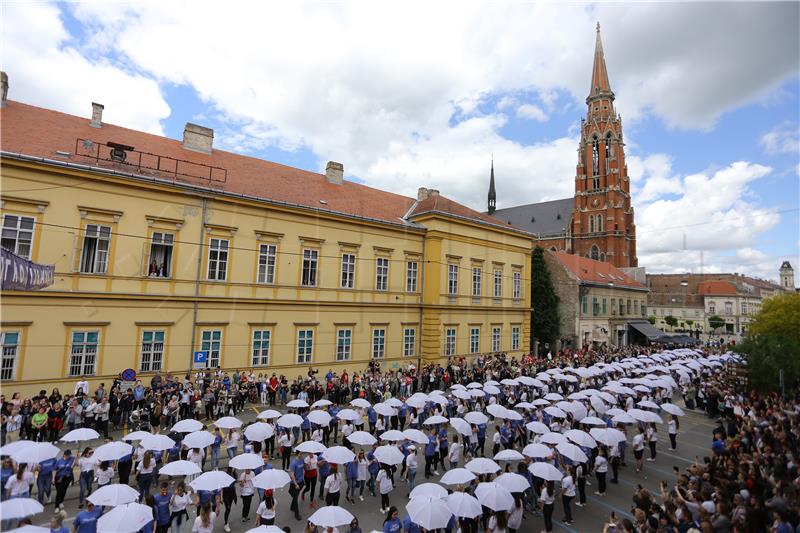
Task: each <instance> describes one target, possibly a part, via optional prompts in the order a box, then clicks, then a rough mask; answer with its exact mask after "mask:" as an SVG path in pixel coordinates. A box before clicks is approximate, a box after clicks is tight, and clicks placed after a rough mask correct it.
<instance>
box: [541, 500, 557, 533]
mask: <svg viewBox="0 0 800 533" xmlns="http://www.w3.org/2000/svg"><path fill="white" fill-rule="evenodd" d="M553 507H555V506H554V505H553V504H552V503H546V504H544V505H543V506H542V511H543V513H544V530H545V531H553Z"/></svg>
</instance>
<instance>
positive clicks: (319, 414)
mask: <svg viewBox="0 0 800 533" xmlns="http://www.w3.org/2000/svg"><path fill="white" fill-rule="evenodd" d="M331 420H333V417H332V416H331V415H329V414H328V413H326V412H325V411H311V412H310V413H308V421H309V422H311V423H312V424H317V425H318V426H327V425H328V424H330V423H331Z"/></svg>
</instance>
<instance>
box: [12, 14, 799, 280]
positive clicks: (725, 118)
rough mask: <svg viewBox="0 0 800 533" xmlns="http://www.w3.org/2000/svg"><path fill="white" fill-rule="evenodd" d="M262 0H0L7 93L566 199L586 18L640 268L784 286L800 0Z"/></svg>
mask: <svg viewBox="0 0 800 533" xmlns="http://www.w3.org/2000/svg"><path fill="white" fill-rule="evenodd" d="M262 4H267V3H266V2H262V3H255V2H252V3H234V2H231V3H226V4H225V7H224V9H221V8H220V4H219V3H208V4H205V3H203V2H198V1H193V2H186V3H182V2H156V1H144V2H136V3H130V4H126V3H121V2H92V3H63V4H48V3H42V2H36V3H3V4H2V5H0V8H1V9H2V39H3V42H2V46H3V52H4V53H3V56H2V68H3V70H5V71H7V72H8V74H9V77H10V83H11V91H10V98H12V99H14V100H19V101H23V102H26V103H30V104H35V105H40V106H44V107H49V108H54V109H58V110H61V111H65V112H68V113H73V114H77V115H85V116H89V114H90V102H92V101H96V102H102V103H103V104H105V113H104V120H105V121H107V122H110V123H115V124H119V125H123V126H127V127H131V128H136V129H142V130H146V131H150V132H154V133H158V134H163V135H167V136H169V137H173V138H180V136H181V132H182V131H183V126H184V124H185V123H186V122H187V121H194V122H199V123H201V124H204V125H208V126H210V127H213V128H214V129H215V145H216V146H217V147H218V148H224V149H229V150H234V151H237V152H241V153H247V154H250V155H255V156H258V157H262V158H266V159H270V160H274V161H278V162H281V163H285V164H289V165H293V166H298V167H301V168H307V169H311V170H321V169H323V168H324V165H325V162H326V161H328V160H331V159H332V160H336V161H342V162H343V163H344V166H345V173H346V175H347V177H348V179H352V180H358V181H362V182H365V183H367V184H369V185H373V186H375V187H379V188H383V189H388V190H392V191H396V192H400V193H403V194H407V195H413V194H415V191H416V189H417V187H419V186H428V187H435V188H438V189H440V190H441V191H442V193H443V194H445V195H447V196H450V197H452V198H454V199H456V200H458V201H461V202H463V203H465V204H467V205H470V206H472V207H474V208H476V209H480V210H484V209H485V204H486V189H487V185H488V174H489V162H490V158H491V157H492V155H493V156H494V161H495V172H496V177H497V188H498V207H508V206H512V205H516V204H519V203H530V202H537V201H543V200H551V199H557V198H564V197H568V196H571V195H572V191H573V183H574V182H573V179H574V173H575V165H576V162H577V152H576V150H577V142H578V137H577V133H576V132H577V127H578V124H579V122H580V119H581V117H582V116H584V115H585V111H586V109H585V102H584V100H585V98H586V95H587V93H588V90H589V78H590V75H591V62H592V53H593V47H594V39H595V29H594V28H595V23H596V22H597V21H600V23H601V26H602V36H603V43H604V48H605V52H606V60H607V65H608V70H609V74H610V78H611V84H612V88H613V89H614V91H615V93H616V95H617V101H616V103H617V109H618V111H619V112H620V113H621V114H622V117H623V123H624V131H625V135H626V141H627V154H628V159H627V160H628V167H629V174H630V175H631V178H632V183H633V188H634V206H635V208H636V223H637V226H638V235H639V247H638V252H639V261H640V265H644V266H646V267H647V268H648V270H649V271H652V272H674V271H685V270H686V269H691V270H692V271H699V270H700V268H701V258H702V267H703V268H704V269H705V271H735V272H746V273H751V274H755V275H760V276H762V277H768V278H775V277H776V276H777V268H778V266H779V264H780V262H781V261H782V260H784V259H789V260H791V261H792V263H793V265H794V266H795V268H796V269H798V270H799V271H800V257H798V256H799V255H800V253H799V252H798V250H799V249H800V230H799V229H798V228H800V222H799V220H800V219H799V216H798V205H799V204H800V199H799V196H800V191H798V181H800V180H799V178H798V176H799V175H800V162H799V161H798V151H799V150H798V149H799V147H798V142H799V141H798V109H799V108H800V107H799V106H800V101H799V100H800V67H798V64H799V63H800V58H799V57H798V50H800V32H799V31H798V20H800V4H798V3H796V2H786V3H758V2H753V3H741V2H740V3H730V4H726V3H718V2H716V3H688V2H687V3H674V4H670V3H658V4H655V3H641V4H638V3H613V4H611V3H606V4H580V3H569V4H565V5H560V4H556V3H544V4H538V3H527V2H517V3H491V4H489V3H471V2H464V1H459V2H452V3H450V2H436V3H432V2H424V3H423V2H420V3H417V2H413V1H407V2H398V3H394V4H390V3H384V2H365V3H356V2H347V3H345V2H317V3H305V4H301V3H289V2H280V3H278V2H274V3H273V2H271V3H268V5H262ZM391 6H394V7H391ZM798 277H800V272H798Z"/></svg>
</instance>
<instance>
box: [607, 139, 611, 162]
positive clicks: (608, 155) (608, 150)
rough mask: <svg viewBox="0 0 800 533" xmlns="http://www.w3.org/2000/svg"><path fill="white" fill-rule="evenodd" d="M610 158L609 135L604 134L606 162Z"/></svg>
mask: <svg viewBox="0 0 800 533" xmlns="http://www.w3.org/2000/svg"><path fill="white" fill-rule="evenodd" d="M610 157H611V134H610V133H608V134H606V161H608V159H609V158H610Z"/></svg>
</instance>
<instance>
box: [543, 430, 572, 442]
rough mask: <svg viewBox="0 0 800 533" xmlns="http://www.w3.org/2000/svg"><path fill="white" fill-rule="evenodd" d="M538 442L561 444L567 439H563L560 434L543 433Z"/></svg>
mask: <svg viewBox="0 0 800 533" xmlns="http://www.w3.org/2000/svg"><path fill="white" fill-rule="evenodd" d="M539 442H543V443H545V444H561V443H562V442H567V437H565V436H564V435H563V434H562V433H556V432H554V431H551V432H550V433H545V434H544V435H542V438H540V439H539Z"/></svg>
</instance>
